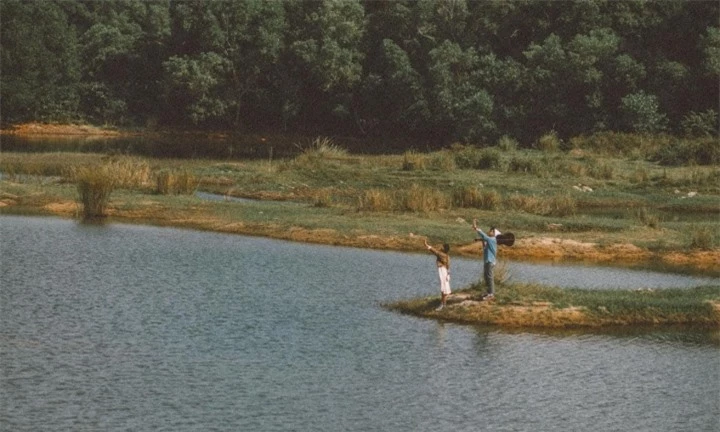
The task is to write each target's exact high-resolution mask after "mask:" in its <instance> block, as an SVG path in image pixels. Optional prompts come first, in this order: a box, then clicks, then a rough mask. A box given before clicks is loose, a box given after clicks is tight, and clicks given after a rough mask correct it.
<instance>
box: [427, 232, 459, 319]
mask: <svg viewBox="0 0 720 432" xmlns="http://www.w3.org/2000/svg"><path fill="white" fill-rule="evenodd" d="M425 247H426V248H427V249H428V250H429V251H430V252H432V253H434V254H435V256H436V257H437V260H436V261H435V263H436V264H437V269H438V276H439V277H440V306H438V308H437V309H435V310H437V311H440V310H442V309H443V308H444V307H445V301H446V300H447V298H448V296H449V295H450V294H451V293H452V292H451V291H450V255H448V252H450V245H449V244H447V243H445V244H444V245H443V250H442V251H439V250H437V249H435V248H434V247H432V246H430V245H429V244H428V242H427V240H425Z"/></svg>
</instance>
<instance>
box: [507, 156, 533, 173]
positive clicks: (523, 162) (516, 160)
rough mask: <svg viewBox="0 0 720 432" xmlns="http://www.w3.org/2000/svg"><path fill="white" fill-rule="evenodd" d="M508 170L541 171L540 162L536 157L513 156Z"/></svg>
mask: <svg viewBox="0 0 720 432" xmlns="http://www.w3.org/2000/svg"><path fill="white" fill-rule="evenodd" d="M508 171H511V172H522V173H538V172H540V164H539V163H538V161H537V160H536V159H530V158H522V157H513V158H512V159H510V163H509V164H508Z"/></svg>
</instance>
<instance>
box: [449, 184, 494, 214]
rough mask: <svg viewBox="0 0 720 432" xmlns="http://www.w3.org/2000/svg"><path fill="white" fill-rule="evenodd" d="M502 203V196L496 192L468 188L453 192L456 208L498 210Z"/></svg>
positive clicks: (472, 187) (473, 187)
mask: <svg viewBox="0 0 720 432" xmlns="http://www.w3.org/2000/svg"><path fill="white" fill-rule="evenodd" d="M501 202H502V195H500V193H499V192H497V191H495V190H485V189H481V188H479V187H477V186H466V187H463V188H459V189H455V190H454V191H453V205H455V207H460V208H478V209H484V210H497V209H498V208H499V207H500V204H501Z"/></svg>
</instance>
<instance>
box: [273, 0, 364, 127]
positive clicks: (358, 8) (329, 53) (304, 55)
mask: <svg viewBox="0 0 720 432" xmlns="http://www.w3.org/2000/svg"><path fill="white" fill-rule="evenodd" d="M287 5H288V8H291V9H293V8H294V9H295V11H294V12H295V13H297V10H298V9H297V8H300V10H302V11H303V12H304V14H302V16H301V18H300V20H299V21H298V22H296V25H298V26H299V27H296V28H295V30H296V33H295V34H294V35H293V36H294V41H293V42H292V43H291V44H290V46H289V52H290V56H289V59H288V64H287V67H288V68H290V70H294V71H296V74H297V77H298V79H299V82H298V87H299V88H300V89H301V90H300V91H301V93H302V101H303V106H302V111H303V113H304V115H305V116H306V118H307V119H310V121H311V123H312V124H313V125H315V126H316V127H317V126H319V125H320V124H323V123H325V124H324V126H322V127H325V128H327V127H329V128H331V129H332V128H333V127H334V128H339V126H340V125H341V124H343V123H347V122H349V121H352V122H353V123H355V124H359V120H360V119H359V118H358V111H357V108H356V107H355V106H354V97H355V94H354V92H355V91H356V90H357V89H358V85H359V84H360V82H361V79H362V60H363V58H364V54H363V52H362V49H361V48H362V45H361V43H362V37H363V34H364V29H365V11H364V9H363V8H362V5H361V4H360V3H359V2H358V1H357V0H352V1H342V0H323V1H321V2H314V3H309V4H302V5H299V6H295V5H293V4H291V3H288V4H287ZM323 117H324V118H325V120H327V121H326V122H323V121H322V120H321V119H322V118H323ZM328 123H330V124H328Z"/></svg>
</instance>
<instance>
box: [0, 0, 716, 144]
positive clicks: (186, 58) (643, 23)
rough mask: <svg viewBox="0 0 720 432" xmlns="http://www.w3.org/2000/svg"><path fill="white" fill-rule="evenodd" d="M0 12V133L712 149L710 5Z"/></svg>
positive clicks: (69, 6) (360, 4)
mask: <svg viewBox="0 0 720 432" xmlns="http://www.w3.org/2000/svg"><path fill="white" fill-rule="evenodd" d="M0 15H2V17H3V25H2V26H0V38H1V42H2V43H1V44H0V45H1V46H2V50H0V55H1V56H2V59H1V62H2V65H3V71H2V72H3V77H2V80H0V100H1V101H2V112H3V118H2V121H3V122H23V121H69V120H86V121H90V122H93V123H103V124H112V125H121V126H126V125H128V126H134V125H140V126H142V125H146V124H153V125H154V124H158V125H160V126H168V127H186V126H187V125H193V126H195V127H204V128H205V127H206V128H212V129H231V130H234V131H240V132H264V131H267V130H283V131H289V132H294V133H305V134H307V133H310V134H333V135H343V136H348V135H354V136H373V137H377V136H381V137H394V138H396V137H403V138H408V139H409V140H411V141H412V142H413V143H414V146H415V148H423V146H427V147H432V148H438V147H441V146H444V145H447V144H448V143H451V142H462V143H465V144H467V143H489V142H497V141H498V139H499V138H500V137H502V136H503V135H507V136H512V137H514V138H515V139H517V140H518V142H522V143H525V145H528V144H530V143H534V142H538V140H539V139H540V138H542V137H543V135H544V134H545V133H546V132H547V131H549V130H553V131H556V134H557V137H558V139H559V140H561V142H563V140H566V139H567V138H568V137H571V136H579V135H592V134H594V133H597V132H643V133H644V132H649V133H656V132H660V131H666V132H669V133H671V134H675V135H678V134H685V135H686V136H688V137H702V136H706V135H709V136H714V137H717V136H718V127H717V125H718V123H717V114H715V119H713V114H712V113H713V112H716V111H717V101H718V98H719V97H720V95H719V92H720V89H719V88H718V86H717V81H718V77H719V76H720V54H719V53H720V28H719V27H718V24H717V23H718V20H719V19H720V4H718V3H717V2H711V1H701V2H687V1H682V0H669V1H664V2H614V1H572V2H532V1H522V2H507V1H497V2H469V1H465V0H461V1H429V0H428V1H418V2H368V1H361V0H348V1H334V0H322V1H313V2H291V1H288V2H278V1H265V0H246V1H224V0H208V1H202V2H200V1H192V2H191V1H168V0H147V1H139V0H128V1H120V0H110V1H102V2H91V1H80V0H66V1H54V0H53V1H46V2H38V1H21V0H4V1H2V2H0ZM678 28H682V29H683V31H682V32H678V31H677V29H678ZM507 145H510V146H511V147H512V146H513V145H512V144H510V143H509V142H508V144H507ZM515 147H517V146H515ZM503 150H506V149H503Z"/></svg>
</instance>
